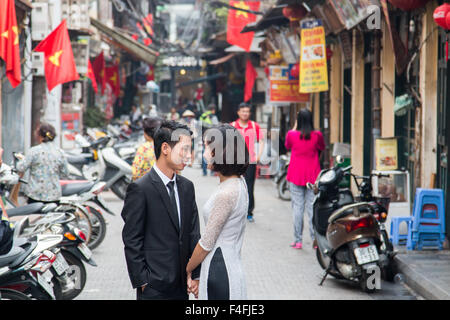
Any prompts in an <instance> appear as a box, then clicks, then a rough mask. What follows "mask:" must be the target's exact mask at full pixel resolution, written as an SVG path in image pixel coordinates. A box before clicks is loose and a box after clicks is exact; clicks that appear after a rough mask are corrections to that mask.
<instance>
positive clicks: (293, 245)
mask: <svg viewBox="0 0 450 320" xmlns="http://www.w3.org/2000/svg"><path fill="white" fill-rule="evenodd" d="M296 244H297V242H292V243H291V244H290V245H289V246H290V247H292V248H293V247H295V245H296Z"/></svg>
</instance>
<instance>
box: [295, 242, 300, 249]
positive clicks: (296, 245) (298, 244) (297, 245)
mask: <svg viewBox="0 0 450 320" xmlns="http://www.w3.org/2000/svg"><path fill="white" fill-rule="evenodd" d="M293 248H294V249H301V248H302V243H301V242H297V243H296V244H295V246H294V247H293Z"/></svg>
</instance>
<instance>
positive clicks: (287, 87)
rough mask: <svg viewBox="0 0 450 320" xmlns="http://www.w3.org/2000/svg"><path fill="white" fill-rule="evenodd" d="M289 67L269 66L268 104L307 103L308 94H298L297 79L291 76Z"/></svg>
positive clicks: (290, 66)
mask: <svg viewBox="0 0 450 320" xmlns="http://www.w3.org/2000/svg"><path fill="white" fill-rule="evenodd" d="M292 66H293V65H289V66H270V69H269V81H270V102H271V103H299V102H309V94H303V93H300V92H299V88H298V79H297V78H295V77H292V76H291V72H290V71H291V68H292Z"/></svg>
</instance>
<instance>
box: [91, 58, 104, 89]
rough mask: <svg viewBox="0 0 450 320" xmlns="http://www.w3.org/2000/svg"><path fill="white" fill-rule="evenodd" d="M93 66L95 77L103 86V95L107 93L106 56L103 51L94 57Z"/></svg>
mask: <svg viewBox="0 0 450 320" xmlns="http://www.w3.org/2000/svg"><path fill="white" fill-rule="evenodd" d="M92 68H93V71H94V74H95V78H96V80H97V82H98V83H100V86H101V87H102V95H103V94H104V93H105V86H106V78H105V56H104V55H103V51H102V52H100V54H99V55H98V56H97V57H96V58H95V59H94V62H93V64H92Z"/></svg>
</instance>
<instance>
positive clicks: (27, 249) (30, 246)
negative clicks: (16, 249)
mask: <svg viewBox="0 0 450 320" xmlns="http://www.w3.org/2000/svg"><path fill="white" fill-rule="evenodd" d="M18 239H21V240H19V241H20V242H22V243H23V244H22V245H21V246H20V248H22V250H24V251H23V252H22V253H21V254H19V256H18V257H17V258H16V259H15V260H13V261H12V262H10V263H9V267H10V268H16V267H18V266H19V265H20V264H21V263H22V262H23V261H24V260H25V259H26V258H27V257H28V256H29V255H30V253H31V252H32V251H33V250H34V249H35V248H36V247H37V242H35V241H29V240H28V239H22V238H18ZM18 239H16V240H15V241H17V240H18Z"/></svg>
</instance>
